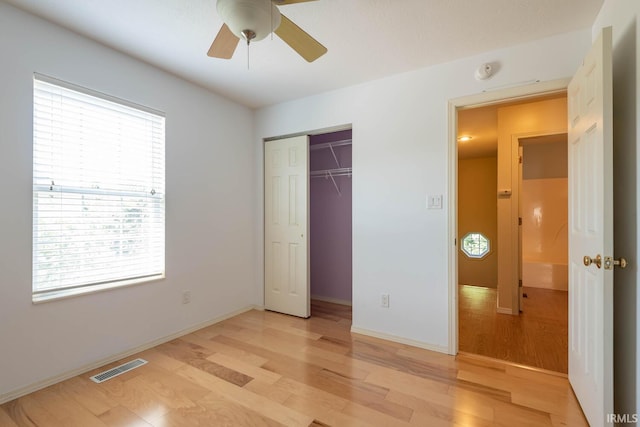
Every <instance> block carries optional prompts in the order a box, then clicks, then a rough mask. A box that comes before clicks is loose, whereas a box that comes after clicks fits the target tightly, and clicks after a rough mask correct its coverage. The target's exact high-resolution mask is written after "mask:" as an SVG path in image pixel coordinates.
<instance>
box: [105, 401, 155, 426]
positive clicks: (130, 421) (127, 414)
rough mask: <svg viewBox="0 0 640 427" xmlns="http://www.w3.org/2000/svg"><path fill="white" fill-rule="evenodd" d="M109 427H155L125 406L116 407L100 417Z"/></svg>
mask: <svg viewBox="0 0 640 427" xmlns="http://www.w3.org/2000/svg"><path fill="white" fill-rule="evenodd" d="M98 418H99V419H100V421H102V422H103V423H104V424H105V425H107V426H109V427H122V426H127V427H153V426H152V424H149V423H148V422H146V421H145V420H143V419H142V418H140V417H139V416H138V415H136V414H134V413H133V412H131V411H130V410H129V409H127V408H125V407H124V406H116V407H115V408H111V409H109V410H108V411H106V412H104V413H103V414H100V415H99V416H98Z"/></svg>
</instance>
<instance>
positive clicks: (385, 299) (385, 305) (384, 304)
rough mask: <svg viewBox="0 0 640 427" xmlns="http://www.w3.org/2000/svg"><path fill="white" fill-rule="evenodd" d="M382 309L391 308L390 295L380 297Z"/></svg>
mask: <svg viewBox="0 0 640 427" xmlns="http://www.w3.org/2000/svg"><path fill="white" fill-rule="evenodd" d="M380 307H383V308H389V294H382V295H380Z"/></svg>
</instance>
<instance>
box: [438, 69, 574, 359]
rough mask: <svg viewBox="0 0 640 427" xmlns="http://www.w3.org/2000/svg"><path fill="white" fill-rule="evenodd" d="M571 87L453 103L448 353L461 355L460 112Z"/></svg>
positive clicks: (554, 85) (504, 92)
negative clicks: (458, 231)
mask: <svg viewBox="0 0 640 427" xmlns="http://www.w3.org/2000/svg"><path fill="white" fill-rule="evenodd" d="M568 85H569V79H559V80H552V81H548V82H540V83H534V84H531V85H524V86H517V87H511V88H506V89H500V90H495V91H491V92H483V93H478V94H475V95H470V96H465V97H460V98H454V99H450V100H449V106H448V121H449V126H448V128H449V131H448V133H449V136H448V141H449V179H448V181H449V185H448V186H449V215H448V224H447V230H448V233H447V235H448V238H449V253H448V266H449V274H448V276H449V292H448V293H449V331H448V332H449V345H448V353H449V354H451V355H456V354H458V245H457V243H458V242H457V239H458V236H457V228H458V225H457V224H458V188H457V187H458V141H457V128H458V110H462V109H466V108H476V107H483V106H487V105H492V104H501V103H504V102H507V101H516V100H526V99H529V98H537V97H539V96H543V95H551V94H555V93H561V92H565V91H566V90H567V86H568Z"/></svg>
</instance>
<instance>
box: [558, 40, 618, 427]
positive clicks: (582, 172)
mask: <svg viewBox="0 0 640 427" xmlns="http://www.w3.org/2000/svg"><path fill="white" fill-rule="evenodd" d="M611 49H612V41H611V28H610V27H609V28H605V29H603V30H602V33H601V34H600V36H599V37H598V39H597V40H596V42H595V43H594V45H593V47H592V48H591V51H590V52H589V54H588V55H587V57H586V58H585V59H584V61H583V64H582V66H581V67H580V69H579V70H578V72H577V73H576V75H575V76H574V77H573V80H571V83H570V84H569V88H568V93H567V97H568V109H569V115H568V119H569V124H568V128H569V381H570V382H571V385H572V386H573V390H574V391H575V394H576V396H577V398H578V401H579V402H580V405H581V406H582V410H583V411H584V413H585V415H586V417H587V420H588V421H589V424H590V425H591V426H593V427H595V426H602V425H612V424H611V422H609V420H608V417H607V414H611V413H613V260H612V258H611V256H612V255H613V141H612V139H613V130H612V126H613V123H612V121H613V119H612V115H613V112H612V108H613V106H612V65H611Z"/></svg>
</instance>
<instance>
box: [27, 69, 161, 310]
mask: <svg viewBox="0 0 640 427" xmlns="http://www.w3.org/2000/svg"><path fill="white" fill-rule="evenodd" d="M33 91H34V96H33V104H34V107H33V301H34V302H39V301H44V300H48V299H53V298H59V297H64V296H69V295H75V294H79V293H85V292H92V291H96V290H102V289H107V288H111V287H115V286H123V285H128V284H133V283H138V282H141V281H148V280H153V279H158V278H162V277H164V219H165V185H164V178H165V172H164V170H165V161H164V151H165V148H164V145H165V136H164V132H165V130H164V121H165V119H164V116H163V114H161V113H158V112H154V111H152V110H150V109H148V108H145V107H140V106H136V105H133V104H131V103H128V102H126V101H122V100H118V99H115V98H112V97H109V96H107V95H104V94H98V93H95V92H92V91H89V90H87V89H83V88H78V87H76V86H73V85H70V84H68V83H63V82H60V81H58V80H55V79H51V78H48V77H44V76H41V75H35V78H34V88H33Z"/></svg>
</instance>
